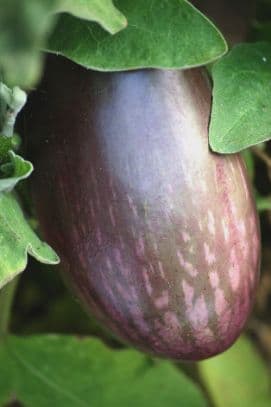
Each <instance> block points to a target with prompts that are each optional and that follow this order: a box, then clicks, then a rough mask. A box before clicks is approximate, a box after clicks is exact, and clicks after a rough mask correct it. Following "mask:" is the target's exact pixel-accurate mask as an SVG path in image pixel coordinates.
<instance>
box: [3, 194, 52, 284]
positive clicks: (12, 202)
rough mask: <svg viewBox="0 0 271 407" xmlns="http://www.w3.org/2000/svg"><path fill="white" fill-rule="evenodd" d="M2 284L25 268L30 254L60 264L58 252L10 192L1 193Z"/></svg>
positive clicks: (50, 262)
mask: <svg viewBox="0 0 271 407" xmlns="http://www.w3.org/2000/svg"><path fill="white" fill-rule="evenodd" d="M0 249H1V256H0V288H1V287H2V286H3V285H5V284H6V283H8V282H9V281H11V280H12V279H13V278H14V277H15V276H16V275H17V274H19V273H20V272H22V271H23V270H24V269H25V267H26V264H27V255H28V254H30V255H31V256H33V257H35V258H36V259H37V260H39V261H41V262H43V263H47V264H57V263H58V262H59V258H58V256H57V255H56V253H55V252H54V251H53V250H52V249H51V248H50V247H49V246H48V245H47V244H46V243H44V242H41V241H40V239H39V238H38V237H37V235H36V234H35V233H34V232H33V230H32V229H31V228H30V226H29V225H28V223H27V221H26V219H25V218H24V216H23V213H22V210H21V208H20V206H19V204H18V202H17V200H16V198H15V197H14V195H13V194H11V193H1V194H0Z"/></svg>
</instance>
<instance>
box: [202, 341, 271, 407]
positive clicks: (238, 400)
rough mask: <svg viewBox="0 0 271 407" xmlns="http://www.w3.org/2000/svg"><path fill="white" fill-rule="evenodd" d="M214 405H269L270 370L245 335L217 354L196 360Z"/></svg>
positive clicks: (255, 406)
mask: <svg viewBox="0 0 271 407" xmlns="http://www.w3.org/2000/svg"><path fill="white" fill-rule="evenodd" d="M199 371H200V375H201V377H202V380H203V382H204V383H205V385H206V388H207V391H208V392H209V394H210V396H211V398H212V399H213V402H214V406H216V407H270V406H271V380H270V373H269V371H268V369H267V367H266V366H265V364H264V362H263V360H262V359H261V357H260V356H259V355H258V354H257V351H256V349H255V348H254V347H253V345H252V344H251V343H250V341H249V340H248V339H246V338H245V337H242V338H240V339H239V340H238V341H237V342H236V344H235V345H234V346H233V347H232V348H231V349H229V350H228V351H227V352H225V353H223V354H222V355H220V356H217V357H215V358H211V359H209V360H206V361H204V362H201V363H199Z"/></svg>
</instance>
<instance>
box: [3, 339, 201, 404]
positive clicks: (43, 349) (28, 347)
mask: <svg viewBox="0 0 271 407" xmlns="http://www.w3.org/2000/svg"><path fill="white" fill-rule="evenodd" d="M0 377H1V381H0V400H7V398H8V395H9V396H10V397H12V395H16V396H17V398H18V399H19V400H20V401H21V402H23V404H24V406H26V407H37V406H38V407H51V406H65V407H75V406H76V407H77V406H78V407H79V406H80V407H81V406H82V407H89V406H91V407H109V406H110V407H127V406H129V407H139V406H140V407H165V406H170V407H180V406H189V407H203V406H205V407H206V402H205V400H204V398H203V395H202V394H201V392H200V391H199V389H198V388H197V387H196V386H195V385H194V384H193V383H192V382H191V381H190V380H189V379H188V378H187V377H186V376H185V375H184V374H183V373H182V372H181V371H179V370H177V369H176V368H175V367H174V366H173V365H172V364H171V363H170V362H166V361H157V362H156V361H153V360H151V359H150V358H149V357H146V356H144V355H143V354H140V353H139V352H136V351H134V350H120V351H116V350H115V351H114V350H111V349H109V348H107V347H106V346H105V345H103V344H102V343H101V342H100V341H98V340H97V339H75V338H73V337H68V336H53V335H51V336H49V335H48V336H34V337H26V338H16V337H9V338H7V340H6V341H5V342H2V347H0ZM2 377H3V378H4V385H3V383H2Z"/></svg>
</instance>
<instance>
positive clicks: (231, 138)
mask: <svg viewBox="0 0 271 407" xmlns="http://www.w3.org/2000/svg"><path fill="white" fill-rule="evenodd" d="M212 75H213V81H214V89H213V109H212V117H211V123H210V145H211V148H212V149H213V150H214V151H216V152H220V153H234V152H237V151H240V150H242V149H244V148H246V147H249V146H252V145H254V144H257V143H261V142H263V141H265V140H268V139H270V138H271V98H270V83H271V44H269V43H255V44H241V45H238V46H236V47H235V48H233V50H232V51H230V53H229V54H228V55H227V56H225V57H224V58H222V59H221V60H220V61H218V62H217V63H216V64H215V65H214V67H213V70H212Z"/></svg>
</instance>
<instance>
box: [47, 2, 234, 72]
mask: <svg viewBox="0 0 271 407" xmlns="http://www.w3.org/2000/svg"><path fill="white" fill-rule="evenodd" d="M115 4H116V6H117V7H118V8H119V9H120V10H121V11H122V12H123V13H124V14H125V16H126V17H127V19H128V22H129V24H128V27H127V28H126V29H125V30H123V31H120V32H119V33H118V34H116V35H114V36H113V37H112V36H110V35H109V34H108V33H106V32H105V31H104V30H102V29H101V27H99V26H98V25H97V24H94V23H89V22H86V21H83V20H79V19H75V18H74V17H72V16H68V15H65V16H62V17H61V18H60V20H59V21H58V24H57V26H56V29H55V30H54V33H53V34H52V36H51V38H50V40H49V46H48V48H47V49H48V50H49V51H50V52H55V53H56V54H62V55H64V56H66V57H68V58H70V59H72V60H73V61H75V62H77V63H78V64H80V65H83V66H85V67H87V68H92V69H96V70H102V71H119V70H129V69H136V68H150V67H155V68H188V67H192V66H198V65H204V64H206V63H208V62H211V61H214V60H215V59H217V58H218V57H220V56H221V55H223V54H224V53H225V52H226V50H227V45H226V43H225V40H224V38H223V37H222V35H221V34H220V33H219V31H217V29H216V28H215V27H214V25H213V24H212V23H211V22H210V21H209V20H207V18H206V17H204V16H203V15H202V14H201V13H200V12H199V11H198V10H197V9H196V8H195V7H194V6H192V5H191V4H189V3H188V2H187V1H186V0H171V1H167V0H152V1H145V0H137V1H136V2H135V1H134V0H118V1H115Z"/></svg>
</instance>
